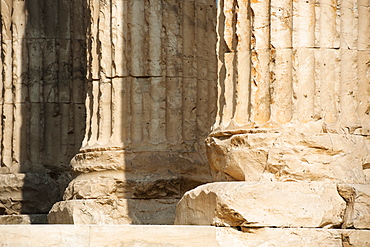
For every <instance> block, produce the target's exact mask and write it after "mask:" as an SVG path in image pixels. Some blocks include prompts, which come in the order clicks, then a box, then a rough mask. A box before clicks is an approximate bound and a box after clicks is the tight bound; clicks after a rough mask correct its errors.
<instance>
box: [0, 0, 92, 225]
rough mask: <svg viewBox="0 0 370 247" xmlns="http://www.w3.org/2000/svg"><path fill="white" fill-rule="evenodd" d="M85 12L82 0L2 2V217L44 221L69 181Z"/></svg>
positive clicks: (79, 122)
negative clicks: (82, 17)
mask: <svg viewBox="0 0 370 247" xmlns="http://www.w3.org/2000/svg"><path fill="white" fill-rule="evenodd" d="M82 12H83V5H82V2H81V1H73V2H70V1H68V0H60V1H55V2H53V1H41V0H40V1H14V0H2V1H1V2H0V16H1V34H0V42H1V58H0V60H1V62H0V119H1V120H0V215H1V217H0V224H25V223H30V222H33V223H35V222H36V223H40V222H46V214H47V213H48V211H49V210H50V208H51V207H52V205H53V204H54V203H55V202H57V201H59V200H61V198H62V195H63V192H64V190H65V188H66V186H67V185H68V183H69V181H70V180H71V174H70V167H69V166H68V163H69V160H70V159H71V158H72V157H73V156H74V154H75V153H76V152H77V151H78V150H79V147H80V146H81V143H82V139H83V130H84V115H85V108H84V97H85V96H84V80H83V78H84V74H86V63H85V61H84V60H81V58H82V57H84V56H85V55H84V54H85V48H84V45H85V42H84V40H85V35H84V29H83V22H81V21H82V20H81V18H80V17H81V13H82ZM72 23H79V24H78V26H77V25H73V24H72Z"/></svg>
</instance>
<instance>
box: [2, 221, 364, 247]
mask: <svg viewBox="0 0 370 247" xmlns="http://www.w3.org/2000/svg"><path fill="white" fill-rule="evenodd" d="M369 245H370V230H341V229H314V228H240V229H239V230H236V229H234V228H230V227H212V226H170V225H161V226H159V225H32V226H31V225H12V226H0V246H4V247H5V246H6V247H8V246H9V247H28V246H32V247H43V246H63V247H64V246H78V247H88V246H99V247H100V246H135V247H141V246H145V247H148V246H153V247H154V246H187V247H188V246H192V247H197V246H199V247H208V246H209V247H211V246H230V247H239V246H240V247H242V246H243V247H244V246H294V247H300V246H302V247H303V246H305V247H311V246H312V247H317V246H323V247H324V246H325V247H326V246H332V247H343V246H355V247H356V246H358V247H360V246H369Z"/></svg>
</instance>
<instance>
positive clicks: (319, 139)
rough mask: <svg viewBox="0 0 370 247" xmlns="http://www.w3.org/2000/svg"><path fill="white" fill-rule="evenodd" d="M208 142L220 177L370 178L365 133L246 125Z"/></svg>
mask: <svg viewBox="0 0 370 247" xmlns="http://www.w3.org/2000/svg"><path fill="white" fill-rule="evenodd" d="M248 132H249V133H248ZM256 132H257V133H256ZM238 133H239V134H238ZM206 142H207V155H208V160H209V163H210V165H211V168H212V169H213V170H214V171H215V176H216V177H215V179H216V180H224V179H225V178H224V177H228V179H232V180H241V181H244V180H245V181H328V182H342V183H356V184H363V183H369V182H370V177H367V176H366V173H365V172H364V171H365V170H366V169H367V170H368V166H367V164H369V161H370V140H369V139H368V138H366V137H362V136H356V135H338V134H329V133H323V134H308V133H306V134H304V133H292V132H283V133H273V132H271V131H270V132H267V131H263V130H258V131H252V130H250V131H248V130H240V131H239V132H236V133H235V132H234V133H227V132H224V133H215V134H213V135H211V136H210V137H208V139H207V141H206Z"/></svg>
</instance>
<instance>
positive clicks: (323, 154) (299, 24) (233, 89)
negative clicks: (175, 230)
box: [207, 0, 370, 183]
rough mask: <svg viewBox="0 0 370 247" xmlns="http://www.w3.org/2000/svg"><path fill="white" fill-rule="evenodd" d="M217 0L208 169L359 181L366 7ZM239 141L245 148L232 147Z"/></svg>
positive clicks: (368, 82)
mask: <svg viewBox="0 0 370 247" xmlns="http://www.w3.org/2000/svg"><path fill="white" fill-rule="evenodd" d="M219 9H220V12H219V16H218V21H219V23H218V31H219V33H218V47H217V49H218V50H217V52H218V59H219V71H218V75H219V79H218V88H219V89H218V91H219V96H218V98H219V99H218V108H217V119H216V124H215V125H214V131H213V133H212V134H211V135H210V137H209V138H208V141H207V143H208V147H209V158H210V162H211V166H212V167H213V168H214V170H215V171H216V172H220V173H219V175H220V176H221V175H222V174H226V175H227V176H231V177H232V178H233V179H236V180H252V181H255V180H261V179H262V180H276V181H285V180H289V181H296V180H306V181H307V180H320V181H321V180H325V181H329V180H330V181H341V182H349V183H364V182H365V181H368V180H369V179H370V178H366V176H365V173H367V174H368V175H370V170H369V168H368V165H367V164H368V162H369V157H368V154H369V153H368V152H369V146H368V136H369V135H370V115H369V109H370V97H369V96H370V74H369V71H370V68H369V63H368V62H369V60H370V41H369V37H370V36H369V35H370V34H368V30H369V28H370V27H369V21H370V17H369V15H368V13H369V12H368V11H369V6H367V5H365V4H364V3H363V2H362V1H355V0H353V1H319V2H313V1H291V0H284V1H258V2H256V1H250V2H249V1H239V2H237V3H236V2H232V1H220V8H219ZM256 138H257V139H256ZM224 145H225V147H228V148H227V149H224V148H222V147H223V146H224ZM230 148H231V150H230ZM239 149H247V150H248V152H247V153H246V152H244V151H243V152H242V153H241V154H240V155H236V156H234V155H233V153H237V152H239ZM230 155H231V156H232V157H231V156H230ZM239 159H241V160H239ZM230 162H231V163H232V165H231V163H230Z"/></svg>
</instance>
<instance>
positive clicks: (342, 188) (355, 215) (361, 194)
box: [338, 184, 370, 229]
mask: <svg viewBox="0 0 370 247" xmlns="http://www.w3.org/2000/svg"><path fill="white" fill-rule="evenodd" d="M338 192H339V194H340V195H341V196H342V197H343V198H344V200H346V202H347V208H346V214H345V218H344V219H345V221H344V223H343V226H342V227H343V228H351V227H353V228H356V229H369V228H370V185H365V184H339V185H338Z"/></svg>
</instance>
